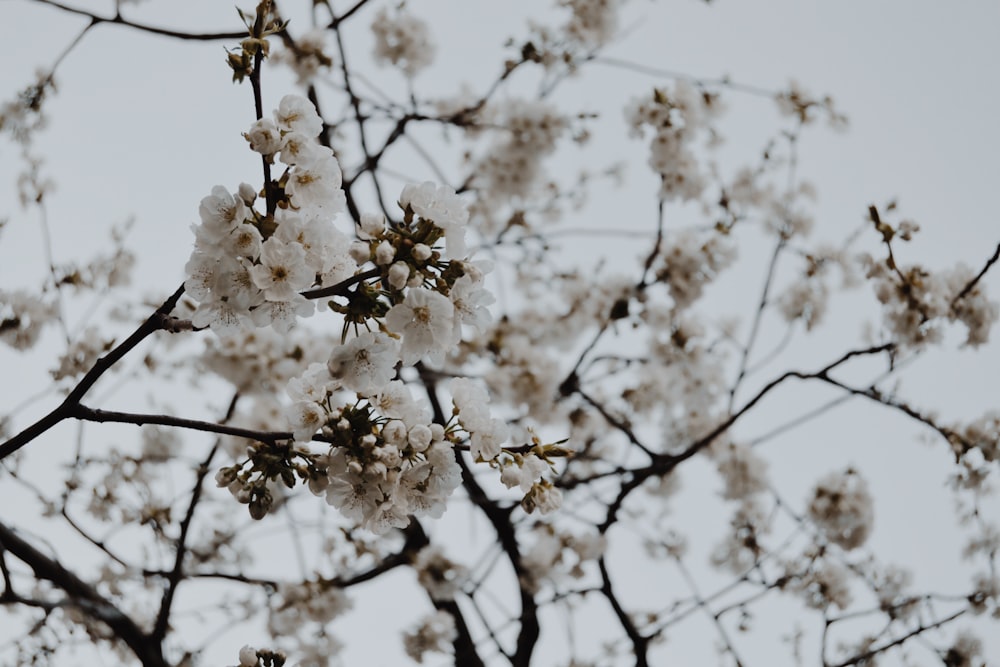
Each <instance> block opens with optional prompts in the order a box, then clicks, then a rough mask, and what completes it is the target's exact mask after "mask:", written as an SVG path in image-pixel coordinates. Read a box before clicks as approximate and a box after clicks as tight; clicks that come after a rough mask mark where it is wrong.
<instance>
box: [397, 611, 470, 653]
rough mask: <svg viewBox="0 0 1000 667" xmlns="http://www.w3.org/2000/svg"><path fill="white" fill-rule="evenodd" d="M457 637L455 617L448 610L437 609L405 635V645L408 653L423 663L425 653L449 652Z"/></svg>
mask: <svg viewBox="0 0 1000 667" xmlns="http://www.w3.org/2000/svg"><path fill="white" fill-rule="evenodd" d="M456 637H458V630H457V629H456V628H455V617H454V616H452V615H451V614H449V613H448V612H446V611H436V612H434V613H433V614H430V615H429V616H426V617H424V618H423V619H422V620H421V621H420V624H419V625H418V626H417V627H416V628H414V629H413V630H410V631H409V632H407V633H405V634H404V635H403V646H404V648H405V649H406V655H408V656H410V657H411V658H413V659H414V660H416V661H417V662H419V663H420V664H423V662H424V654H425V653H430V652H434V653H449V652H450V651H451V647H452V643H453V642H454V641H455V638H456Z"/></svg>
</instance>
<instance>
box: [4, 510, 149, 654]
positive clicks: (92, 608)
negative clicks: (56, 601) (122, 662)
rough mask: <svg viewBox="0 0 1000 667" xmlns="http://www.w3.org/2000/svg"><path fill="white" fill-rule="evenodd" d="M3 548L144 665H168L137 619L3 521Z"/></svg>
mask: <svg viewBox="0 0 1000 667" xmlns="http://www.w3.org/2000/svg"><path fill="white" fill-rule="evenodd" d="M0 549H2V550H3V551H6V552H8V553H10V554H11V555H13V556H14V557H16V558H17V559H19V560H21V561H22V562H24V563H25V564H26V565H28V567H30V568H31V569H32V571H33V572H34V573H35V576H36V577H38V578H39V579H44V580H46V581H50V582H52V584H54V585H55V586H56V587H57V588H59V589H61V590H62V591H63V592H65V593H66V595H68V596H69V598H70V599H71V602H72V604H73V605H74V606H76V607H77V608H79V609H80V610H81V611H83V612H84V613H86V614H87V615H88V616H90V617H91V618H93V619H94V620H97V621H100V622H102V623H104V624H105V625H107V626H108V627H109V628H110V629H111V630H112V632H114V634H115V636H116V637H118V638H119V639H121V640H122V641H123V642H125V644H126V645H128V647H129V648H130V649H132V652H133V653H134V654H135V656H136V657H137V658H138V659H139V661H140V662H141V663H142V664H143V666H144V667H167V662H166V660H165V659H164V657H163V654H162V653H161V651H160V644H159V642H155V641H150V638H149V637H148V636H147V635H146V634H144V633H143V631H142V630H141V629H140V628H139V626H138V625H136V624H135V622H134V621H133V620H132V619H131V618H129V617H128V616H126V615H125V614H124V613H122V611H121V610H120V609H118V608H117V607H116V606H115V605H114V604H112V603H111V602H110V601H109V600H107V599H105V598H104V597H102V596H101V595H100V594H99V593H98V592H97V591H96V590H95V589H94V588H93V587H92V586H91V585H90V584H88V583H86V582H85V581H83V580H82V579H80V578H79V577H77V576H76V575H75V574H73V573H72V572H70V571H69V570H67V569H66V568H65V567H63V566H62V564H60V563H59V562H58V561H56V560H55V559H53V558H51V557H49V556H47V555H46V554H44V553H42V552H41V551H39V550H38V549H36V548H35V547H33V546H32V545H31V544H29V543H28V542H26V541H25V540H24V539H22V538H21V537H20V536H19V535H18V534H17V533H15V532H14V531H13V530H11V528H9V527H8V526H6V525H5V524H3V523H0Z"/></svg>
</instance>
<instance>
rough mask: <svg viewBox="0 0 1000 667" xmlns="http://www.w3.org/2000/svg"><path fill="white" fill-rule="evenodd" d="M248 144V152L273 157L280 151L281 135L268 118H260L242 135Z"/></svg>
mask: <svg viewBox="0 0 1000 667" xmlns="http://www.w3.org/2000/svg"><path fill="white" fill-rule="evenodd" d="M243 136H244V137H245V138H246V140H247V141H248V142H250V150H252V151H254V152H256V153H260V154H261V155H273V154H275V153H277V152H278V151H279V150H281V133H280V132H278V126H277V125H275V123H274V121H273V120H271V119H270V118H260V119H258V120H257V121H255V122H254V124H253V125H251V126H250V131H249V132H247V133H246V134H244V135H243Z"/></svg>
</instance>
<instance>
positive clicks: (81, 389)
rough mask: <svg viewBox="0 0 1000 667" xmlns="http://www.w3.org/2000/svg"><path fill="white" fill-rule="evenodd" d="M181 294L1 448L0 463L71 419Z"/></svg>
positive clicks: (160, 325)
mask: <svg viewBox="0 0 1000 667" xmlns="http://www.w3.org/2000/svg"><path fill="white" fill-rule="evenodd" d="M182 294H184V285H181V286H180V287H178V288H177V289H176V290H175V291H174V293H173V294H171V295H170V297H169V298H167V300H166V301H164V302H163V304H162V305H161V306H160V307H159V308H157V309H156V311H155V312H154V313H153V314H152V315H150V316H149V318H148V319H147V320H146V321H145V322H143V323H142V324H141V325H139V328H138V329H136V330H135V331H134V332H133V333H132V335H131V336H129V337H128V338H126V339H125V340H124V341H122V342H121V343H120V344H119V345H118V346H117V347H115V348H114V349H112V350H111V351H110V352H108V353H107V354H106V355H104V356H103V357H101V358H99V359H98V360H97V362H95V363H94V366H93V368H91V369H90V370H89V371H87V374H86V375H84V376H83V378H82V379H81V380H80V382H78V383H77V385H76V387H74V388H73V390H72V391H70V393H69V395H68V396H67V397H66V399H65V400H64V401H63V402H62V403H61V404H59V406H58V407H57V408H56V409H55V410H53V411H52V412H50V413H49V414H47V415H45V416H44V417H42V418H41V419H39V420H38V421H36V422H35V423H34V424H32V425H31V426H29V427H28V428H26V429H24V430H23V431H21V432H20V433H18V434H17V435H15V436H14V437H13V438H11V439H10V440H8V441H7V442H5V443H3V444H2V445H0V461H2V460H3V459H5V458H7V457H8V456H10V455H11V454H13V453H14V452H16V451H18V450H19V449H21V447H24V446H25V445H26V444H28V443H29V442H31V441H32V440H34V439H35V438H37V437H38V436H40V435H41V434H43V433H45V432H46V431H48V430H49V429H50V428H52V427H53V426H55V425H56V424H58V423H59V422H61V421H63V420H64V419H67V418H69V417H71V416H72V412H73V410H74V409H76V408H77V407H78V406H79V404H80V399H82V398H83V396H84V395H85V394H86V393H87V392H88V391H90V388H91V387H93V386H94V384H95V383H96V382H97V381H98V380H99V379H100V378H101V376H102V375H104V373H106V372H107V371H108V370H109V369H110V368H111V367H112V366H114V365H115V364H116V363H118V361H119V360H121V358H122V357H124V356H125V355H126V354H128V353H129V352H131V351H132V349H133V348H134V347H135V346H136V345H138V344H139V343H141V342H142V341H143V340H145V339H146V337H147V336H149V335H150V334H152V333H153V332H154V331H157V330H159V329H161V328H163V323H164V321H165V320H166V319H167V316H168V315H170V311H172V310H173V309H174V306H176V305H177V301H178V299H180V298H181V295H182Z"/></svg>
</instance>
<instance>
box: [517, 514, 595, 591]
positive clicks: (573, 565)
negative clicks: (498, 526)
mask: <svg viewBox="0 0 1000 667" xmlns="http://www.w3.org/2000/svg"><path fill="white" fill-rule="evenodd" d="M528 536H530V537H531V538H532V539H533V540H534V541H533V542H532V543H531V546H529V547H528V548H527V549H526V550H525V552H524V557H523V559H522V561H521V563H522V565H523V566H524V569H525V574H526V576H527V578H528V583H529V584H530V585H531V586H532V587H533V588H534V589H535V590H537V589H538V588H539V587H540V586H541V585H542V583H544V582H549V583H554V584H558V583H560V582H563V581H565V580H567V579H580V578H582V577H584V576H585V575H586V572H585V565H586V564H587V563H588V562H591V561H595V560H597V559H598V558H600V557H601V556H603V555H604V552H605V550H606V549H607V538H606V537H605V536H604V535H602V534H600V533H597V532H593V533H579V534H577V533H570V532H567V531H558V530H556V529H555V528H553V527H552V526H550V525H536V526H535V527H534V528H533V530H531V532H530V533H528Z"/></svg>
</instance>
